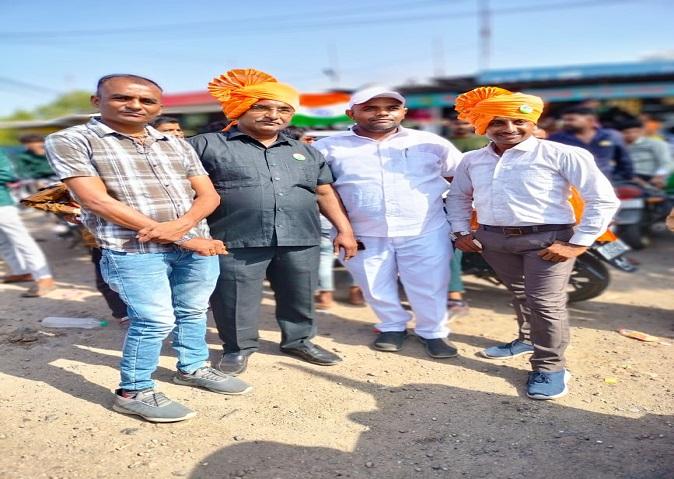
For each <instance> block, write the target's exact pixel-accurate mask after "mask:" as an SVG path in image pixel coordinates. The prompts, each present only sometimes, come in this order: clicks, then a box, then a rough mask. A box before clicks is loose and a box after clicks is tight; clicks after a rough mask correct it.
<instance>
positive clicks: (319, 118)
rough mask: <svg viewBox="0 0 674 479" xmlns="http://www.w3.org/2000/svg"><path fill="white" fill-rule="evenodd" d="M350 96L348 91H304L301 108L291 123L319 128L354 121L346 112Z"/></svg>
mask: <svg viewBox="0 0 674 479" xmlns="http://www.w3.org/2000/svg"><path fill="white" fill-rule="evenodd" d="M349 98H351V95H349V94H348V93H336V92H335V93H303V94H302V95H301V96H300V109H299V111H298V112H297V113H296V114H295V116H294V117H293V120H292V122H291V124H292V125H294V126H303V127H310V128H317V127H332V126H335V125H339V124H348V123H353V120H351V119H350V118H349V117H348V116H346V114H345V113H344V112H345V111H346V109H347V106H348V102H349Z"/></svg>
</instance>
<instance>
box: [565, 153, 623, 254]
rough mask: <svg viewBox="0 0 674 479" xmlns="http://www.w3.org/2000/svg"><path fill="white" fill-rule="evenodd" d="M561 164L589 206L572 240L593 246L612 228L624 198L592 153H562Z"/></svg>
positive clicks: (567, 176) (572, 241)
mask: <svg viewBox="0 0 674 479" xmlns="http://www.w3.org/2000/svg"><path fill="white" fill-rule="evenodd" d="M560 167H561V172H562V174H563V175H564V177H565V178H566V179H567V181H568V182H569V183H571V184H572V185H573V186H575V187H576V189H578V191H579V193H580V196H581V197H582V198H583V202H584V205H585V206H584V210H583V217H582V218H581V219H580V222H579V223H578V226H577V227H576V230H575V233H574V235H573V237H572V238H571V239H570V240H569V242H570V243H572V244H577V245H582V246H590V245H592V243H594V241H595V240H596V239H597V238H598V237H599V236H600V235H601V234H602V233H603V232H604V231H606V230H607V229H608V226H609V224H610V223H611V220H612V219H613V215H615V213H616V211H618V207H619V206H620V200H618V198H617V197H616V195H615V192H614V191H613V186H611V182H610V181H609V180H608V178H606V176H605V175H604V174H602V172H601V171H600V170H599V168H598V167H597V165H596V163H595V161H594V157H593V156H592V154H591V153H589V152H587V151H585V150H583V149H581V148H574V150H573V151H569V152H566V153H565V154H564V155H563V156H562V158H561V165H560Z"/></svg>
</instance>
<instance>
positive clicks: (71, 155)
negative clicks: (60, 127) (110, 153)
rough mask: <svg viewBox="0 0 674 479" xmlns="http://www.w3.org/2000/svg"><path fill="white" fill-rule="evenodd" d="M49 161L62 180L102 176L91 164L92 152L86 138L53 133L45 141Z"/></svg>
mask: <svg viewBox="0 0 674 479" xmlns="http://www.w3.org/2000/svg"><path fill="white" fill-rule="evenodd" d="M45 150H46V153H47V160H48V161H49V164H50V165H51V167H52V169H53V170H54V172H55V173H56V174H57V175H58V177H59V178H60V179H62V180H65V179H67V178H73V177H76V176H100V175H99V174H98V171H96V168H95V167H94V165H93V164H92V162H91V158H92V152H91V148H90V147H89V143H88V142H87V141H86V139H85V138H83V137H79V136H76V135H65V134H62V133H53V134H51V135H49V136H48V137H47V139H46V140H45Z"/></svg>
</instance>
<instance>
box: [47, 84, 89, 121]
mask: <svg viewBox="0 0 674 479" xmlns="http://www.w3.org/2000/svg"><path fill="white" fill-rule="evenodd" d="M90 97H91V93H89V92H87V91H82V90H75V91H71V92H69V93H64V94H63V95H61V96H59V97H58V98H57V99H56V100H54V101H52V102H51V103H47V104H46V105H43V106H40V107H37V108H36V109H35V110H34V113H35V116H36V117H38V118H41V119H50V118H58V117H59V116H64V115H71V114H73V113H92V112H93V111H94V108H93V107H92V106H91V104H90V103H89V98H90Z"/></svg>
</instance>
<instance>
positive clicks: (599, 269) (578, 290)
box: [569, 254, 610, 303]
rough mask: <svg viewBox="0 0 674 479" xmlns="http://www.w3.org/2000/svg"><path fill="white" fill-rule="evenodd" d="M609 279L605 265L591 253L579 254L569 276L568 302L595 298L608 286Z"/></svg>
mask: <svg viewBox="0 0 674 479" xmlns="http://www.w3.org/2000/svg"><path fill="white" fill-rule="evenodd" d="M609 281H610V275H609V271H608V269H607V268H606V265H604V263H602V262H601V261H600V260H599V259H597V258H595V257H594V256H592V255H589V254H584V255H582V256H580V257H579V258H578V259H577V260H576V263H575V264H574V266H573V271H572V272H571V278H569V289H570V291H569V302H570V303H576V302H578V301H587V300H588V299H592V298H596V297H597V296H599V295H600V294H601V293H603V292H604V290H605V289H606V288H608V285H609Z"/></svg>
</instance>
